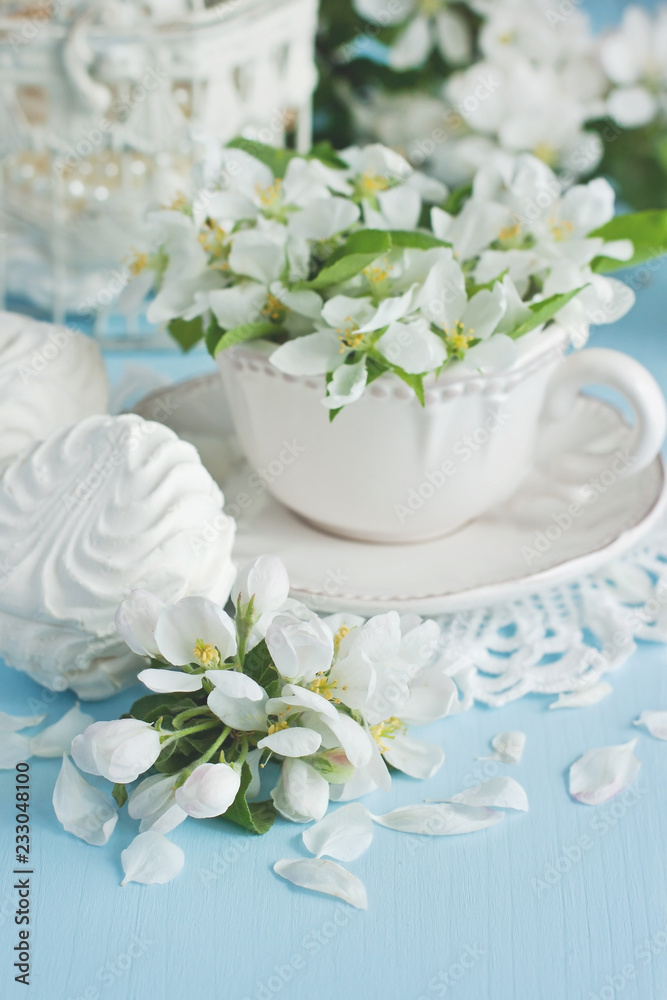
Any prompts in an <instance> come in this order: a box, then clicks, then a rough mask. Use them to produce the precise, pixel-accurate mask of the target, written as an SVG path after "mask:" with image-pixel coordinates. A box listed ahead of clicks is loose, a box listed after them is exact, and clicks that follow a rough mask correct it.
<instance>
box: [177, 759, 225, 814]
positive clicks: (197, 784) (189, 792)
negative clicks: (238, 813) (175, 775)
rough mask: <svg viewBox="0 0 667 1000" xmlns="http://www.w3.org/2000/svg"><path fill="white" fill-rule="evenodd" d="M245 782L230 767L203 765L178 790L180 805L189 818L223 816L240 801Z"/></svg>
mask: <svg viewBox="0 0 667 1000" xmlns="http://www.w3.org/2000/svg"><path fill="white" fill-rule="evenodd" d="M240 785H241V778H240V775H239V773H238V771H236V770H235V769H234V768H233V767H231V766H230V765H229V764H199V766H198V767H196V768H195V769H194V771H193V772H192V774H191V775H190V776H189V777H188V778H187V779H186V781H185V782H184V783H183V784H182V785H181V786H180V787H179V788H177V789H176V796H175V797H176V802H177V803H178V805H179V806H180V807H181V809H184V810H185V812H186V813H187V814H188V816H194V818H195V819H209V818H210V817H211V816H222V814H223V813H225V812H226V811H227V810H228V809H229V807H230V806H231V804H232V802H233V801H234V799H235V798H236V794H237V792H238V790H239V787H240Z"/></svg>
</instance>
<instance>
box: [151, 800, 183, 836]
mask: <svg viewBox="0 0 667 1000" xmlns="http://www.w3.org/2000/svg"><path fill="white" fill-rule="evenodd" d="M187 818H188V814H187V813H186V811H185V810H184V809H181V807H180V806H179V805H177V803H176V802H174V801H169V802H165V804H164V805H162V806H160V808H159V809H156V811H155V812H154V813H151V814H150V816H144V818H143V819H142V821H141V823H140V824H139V833H147V832H148V831H149V830H152V831H153V833H171V831H172V830H175V829H176V827H177V826H180V825H181V823H183V822H185V820H186V819H187Z"/></svg>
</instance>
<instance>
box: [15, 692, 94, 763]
mask: <svg viewBox="0 0 667 1000" xmlns="http://www.w3.org/2000/svg"><path fill="white" fill-rule="evenodd" d="M94 721H95V720H94V718H93V717H92V715H86V713H85V712H82V711H81V709H80V708H79V703H78V701H77V703H76V705H75V706H74V708H70V710H69V712H65V714H64V715H63V717H62V718H61V719H58V721H57V722H54V724H53V725H52V726H47V727H46V729H42V731H41V733H37V735H36V736H33V737H31V739H30V752H31V753H32V754H34V755H35V757H62V755H63V754H64V753H69V749H70V747H71V745H72V740H73V739H74V737H75V736H79V735H80V734H81V733H82V732H83V731H84V729H87V727H88V726H92V724H93V722H94Z"/></svg>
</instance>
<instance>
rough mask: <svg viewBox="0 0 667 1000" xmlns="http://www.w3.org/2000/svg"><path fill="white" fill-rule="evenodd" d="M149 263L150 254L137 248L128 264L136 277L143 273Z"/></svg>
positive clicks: (131, 272)
mask: <svg viewBox="0 0 667 1000" xmlns="http://www.w3.org/2000/svg"><path fill="white" fill-rule="evenodd" d="M147 264H148V254H147V253H140V252H139V251H138V250H135V251H134V253H133V255H132V257H131V259H130V262H129V264H128V265H127V266H128V269H129V272H130V274H131V275H132V277H133V278H136V277H137V275H138V274H141V272H142V271H144V270H145V269H146V266H147Z"/></svg>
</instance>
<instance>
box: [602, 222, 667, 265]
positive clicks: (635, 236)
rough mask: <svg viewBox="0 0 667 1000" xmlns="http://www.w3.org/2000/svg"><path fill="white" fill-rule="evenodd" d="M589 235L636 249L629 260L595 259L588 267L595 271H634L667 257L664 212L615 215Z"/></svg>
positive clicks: (666, 229) (666, 231) (666, 228)
mask: <svg viewBox="0 0 667 1000" xmlns="http://www.w3.org/2000/svg"><path fill="white" fill-rule="evenodd" d="M590 235H591V236H601V237H602V238H603V239H605V240H632V242H633V243H634V247H635V252H634V254H633V255H632V258H631V259H630V260H614V259H613V257H596V258H595V260H594V261H593V263H592V265H591V266H592V268H593V270H594V271H596V272H598V273H606V272H609V271H618V270H620V269H621V268H622V267H635V266H636V265H637V264H641V263H643V262H644V261H645V260H651V259H655V258H657V257H662V256H663V254H665V253H667V211H650V212H634V213H632V214H630V215H617V216H615V217H614V218H613V219H611V220H610V221H609V222H608V223H607V224H606V225H604V226H601V227H600V228H599V229H596V230H595V231H594V232H592V233H591V234H590Z"/></svg>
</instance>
